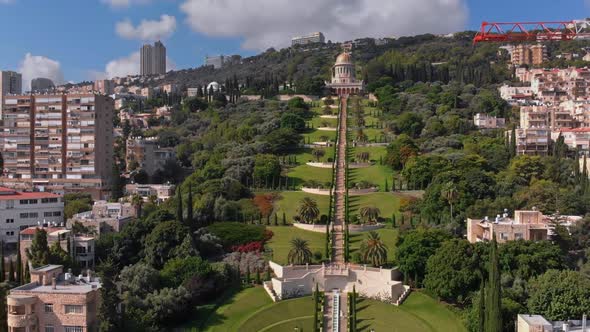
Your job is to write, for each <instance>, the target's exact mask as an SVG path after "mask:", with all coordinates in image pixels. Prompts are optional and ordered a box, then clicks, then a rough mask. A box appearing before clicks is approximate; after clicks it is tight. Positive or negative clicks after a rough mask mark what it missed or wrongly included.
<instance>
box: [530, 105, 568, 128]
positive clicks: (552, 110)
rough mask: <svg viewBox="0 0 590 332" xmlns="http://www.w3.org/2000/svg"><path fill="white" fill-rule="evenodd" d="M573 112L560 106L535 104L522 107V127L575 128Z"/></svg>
mask: <svg viewBox="0 0 590 332" xmlns="http://www.w3.org/2000/svg"><path fill="white" fill-rule="evenodd" d="M575 127H578V122H577V121H576V119H575V118H574V117H573V116H572V114H571V112H570V111H568V110H566V109H563V108H561V107H559V106H546V105H533V106H522V107H521V108H520V128H549V129H553V130H556V129H559V128H575Z"/></svg>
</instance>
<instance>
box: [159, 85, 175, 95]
mask: <svg viewBox="0 0 590 332" xmlns="http://www.w3.org/2000/svg"><path fill="white" fill-rule="evenodd" d="M177 89H178V87H177V86H176V84H172V83H168V84H164V85H160V91H161V92H165V93H167V94H171V93H175V92H176V91H177Z"/></svg>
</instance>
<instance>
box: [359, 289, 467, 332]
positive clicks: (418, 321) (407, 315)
mask: <svg viewBox="0 0 590 332" xmlns="http://www.w3.org/2000/svg"><path fill="white" fill-rule="evenodd" d="M357 308H358V311H357V320H358V321H357V324H358V329H359V331H370V330H371V329H372V330H375V331H388V332H389V331H391V332H447V331H453V332H465V331H466V329H465V327H464V326H463V325H462V323H461V321H460V319H459V317H457V316H456V315H455V314H454V313H453V312H452V311H450V310H449V309H447V308H446V307H445V306H444V305H443V304H441V303H438V302H437V301H435V300H434V299H432V298H430V297H428V296H427V295H424V294H422V293H418V292H413V293H411V294H410V296H409V297H408V298H407V299H406V301H405V302H404V303H403V304H402V305H401V306H399V307H395V306H393V305H391V304H386V303H382V302H378V301H374V300H368V299H362V300H361V302H360V303H358V305H357Z"/></svg>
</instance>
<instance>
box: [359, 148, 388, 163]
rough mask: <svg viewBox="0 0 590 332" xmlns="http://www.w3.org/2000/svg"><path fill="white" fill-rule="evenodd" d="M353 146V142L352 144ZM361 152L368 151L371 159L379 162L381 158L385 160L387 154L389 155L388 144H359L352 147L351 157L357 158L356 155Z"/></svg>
mask: <svg viewBox="0 0 590 332" xmlns="http://www.w3.org/2000/svg"><path fill="white" fill-rule="evenodd" d="M351 146H352V144H351ZM360 152H368V153H369V159H370V160H375V161H376V162H377V163H378V162H379V158H382V159H383V160H385V156H386V155H387V147H386V146H357V147H355V148H354V149H352V151H351V153H350V158H354V159H357V157H356V155H357V154H359V153H360Z"/></svg>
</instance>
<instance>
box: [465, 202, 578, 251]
mask: <svg viewBox="0 0 590 332" xmlns="http://www.w3.org/2000/svg"><path fill="white" fill-rule="evenodd" d="M581 219H582V217H580V216H557V215H555V216H545V215H543V214H542V213H541V212H540V211H534V210H533V211H514V218H510V217H509V216H508V213H506V212H504V213H503V214H502V215H497V216H496V217H495V219H494V220H493V221H492V220H490V219H489V218H488V217H484V218H483V219H471V218H468V219H467V240H468V241H469V242H471V243H475V242H481V241H490V240H492V237H493V235H494V234H495V235H496V240H497V241H498V242H499V243H504V242H507V241H516V240H527V241H542V240H548V239H549V237H550V236H551V235H552V234H553V225H552V223H553V222H559V223H560V224H561V225H563V226H565V227H570V226H572V225H574V224H575V223H576V222H578V221H579V220H581Z"/></svg>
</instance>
